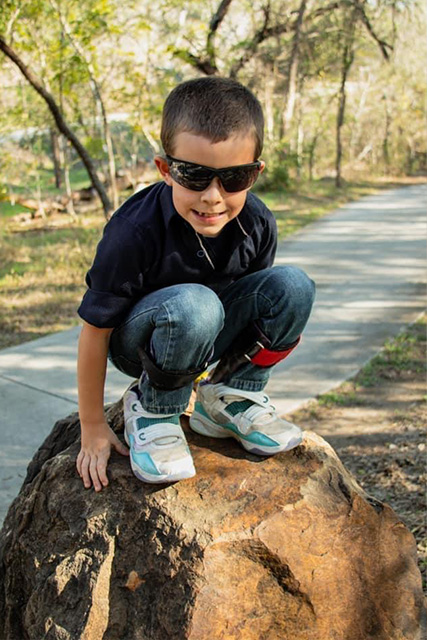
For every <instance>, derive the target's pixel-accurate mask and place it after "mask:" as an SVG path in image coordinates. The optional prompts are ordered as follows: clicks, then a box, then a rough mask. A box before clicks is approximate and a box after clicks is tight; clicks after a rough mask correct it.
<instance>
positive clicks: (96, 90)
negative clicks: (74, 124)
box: [51, 0, 119, 209]
mask: <svg viewBox="0 0 427 640" xmlns="http://www.w3.org/2000/svg"><path fill="white" fill-rule="evenodd" d="M51 4H52V5H53V7H54V8H55V9H56V11H57V13H58V17H59V20H60V23H61V27H62V29H63V33H65V35H66V36H67V38H68V40H69V41H70V43H71V46H72V47H73V48H74V50H75V52H76V53H77V55H78V56H79V57H80V59H81V60H82V61H83V62H84V63H85V65H86V69H87V72H88V74H89V78H90V86H91V89H92V93H93V97H94V99H95V103H97V104H98V105H99V109H100V112H101V120H102V131H103V137H104V141H105V144H106V146H107V157H108V175H109V178H110V186H111V196H112V199H113V206H114V208H115V209H117V207H118V206H119V196H118V192H117V185H116V163H115V159H114V150H113V141H112V139H111V132H110V126H109V124H108V118H107V110H106V108H105V104H104V100H103V98H102V95H101V89H100V87H99V83H98V81H97V79H96V73H95V69H94V67H93V64H92V62H91V60H90V58H89V57H88V56H87V54H86V52H85V51H84V49H83V48H82V47H81V46H80V43H79V42H76V40H75V38H74V36H73V33H72V31H71V28H70V25H69V24H68V22H67V20H66V19H65V17H64V16H63V15H62V12H61V9H60V7H59V5H58V3H57V2H55V1H54V0H51Z"/></svg>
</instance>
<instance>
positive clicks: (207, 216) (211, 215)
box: [191, 209, 225, 220]
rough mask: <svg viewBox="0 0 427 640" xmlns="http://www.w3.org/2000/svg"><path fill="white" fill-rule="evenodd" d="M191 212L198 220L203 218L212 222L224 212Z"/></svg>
mask: <svg viewBox="0 0 427 640" xmlns="http://www.w3.org/2000/svg"><path fill="white" fill-rule="evenodd" d="M191 211H192V212H193V213H194V214H195V215H196V216H198V217H199V218H205V219H211V220H213V219H214V218H219V217H220V216H222V215H224V213H225V211H220V212H219V213H207V212H205V211H197V210H196V209H192V210H191Z"/></svg>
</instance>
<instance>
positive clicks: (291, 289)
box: [274, 266, 316, 308]
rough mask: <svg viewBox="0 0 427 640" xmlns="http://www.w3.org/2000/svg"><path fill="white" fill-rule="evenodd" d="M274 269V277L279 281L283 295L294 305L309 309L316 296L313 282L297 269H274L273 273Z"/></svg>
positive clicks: (289, 267)
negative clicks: (302, 305)
mask: <svg viewBox="0 0 427 640" xmlns="http://www.w3.org/2000/svg"><path fill="white" fill-rule="evenodd" d="M276 269H277V272H276V275H277V277H278V278H279V279H280V284H281V287H282V288H283V294H284V295H286V297H288V298H289V299H290V300H292V301H294V302H295V303H296V304H298V305H301V304H304V306H309V307H310V308H311V307H312V305H313V302H314V297H315V294H316V285H315V283H314V281H313V280H312V279H311V278H309V277H308V275H307V274H306V273H305V271H303V270H302V269H300V268H299V267H294V266H286V267H275V268H274V271H276Z"/></svg>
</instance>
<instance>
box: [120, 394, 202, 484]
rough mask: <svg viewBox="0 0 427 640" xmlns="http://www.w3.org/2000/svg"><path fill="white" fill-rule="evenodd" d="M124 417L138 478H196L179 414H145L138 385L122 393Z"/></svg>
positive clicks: (131, 459) (156, 479)
mask: <svg viewBox="0 0 427 640" xmlns="http://www.w3.org/2000/svg"><path fill="white" fill-rule="evenodd" d="M123 414H124V422H125V430H124V435H125V440H126V442H127V444H128V446H129V449H130V463H131V467H132V471H133V473H134V474H135V475H136V477H137V478H139V479H140V480H143V481H144V482H154V483H156V482H176V481H177V480H184V479H185V478H192V477H193V476H195V475H196V470H195V468H194V463H193V458H192V457H191V453H190V449H189V447H188V444H187V440H186V439H185V435H184V431H183V430H182V427H181V424H180V421H179V414H177V415H164V414H161V415H156V414H153V413H150V412H148V411H145V409H144V408H143V406H142V404H141V401H140V394H139V389H138V384H137V383H133V384H132V385H131V386H130V387H129V388H128V389H127V390H126V391H125V394H124V396H123Z"/></svg>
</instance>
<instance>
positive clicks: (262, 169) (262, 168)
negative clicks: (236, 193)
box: [259, 160, 265, 173]
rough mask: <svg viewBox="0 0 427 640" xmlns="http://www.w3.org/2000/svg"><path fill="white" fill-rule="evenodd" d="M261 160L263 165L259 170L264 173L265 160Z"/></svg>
mask: <svg viewBox="0 0 427 640" xmlns="http://www.w3.org/2000/svg"><path fill="white" fill-rule="evenodd" d="M260 162H261V166H260V168H259V172H260V173H262V172H263V171H264V169H265V162H264V160H260Z"/></svg>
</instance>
